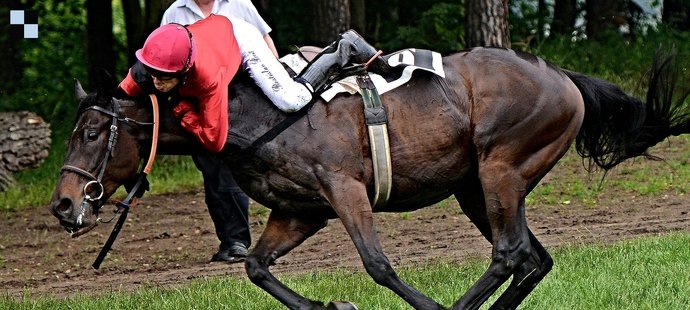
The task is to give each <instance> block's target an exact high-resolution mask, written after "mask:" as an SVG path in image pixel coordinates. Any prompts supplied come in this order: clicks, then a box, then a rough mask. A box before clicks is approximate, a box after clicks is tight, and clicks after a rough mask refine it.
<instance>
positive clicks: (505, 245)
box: [50, 48, 690, 309]
mask: <svg viewBox="0 0 690 310" xmlns="http://www.w3.org/2000/svg"><path fill="white" fill-rule="evenodd" d="M670 59H671V57H666V56H663V57H662V56H660V55H657V57H656V59H655V62H654V64H653V66H652V69H651V71H650V73H649V75H648V77H649V85H648V86H649V90H648V93H647V98H646V102H643V101H641V100H638V99H636V98H634V97H631V96H629V95H626V94H625V93H624V92H623V91H622V90H621V89H620V88H619V87H618V86H616V85H613V84H611V83H609V82H606V81H603V80H600V79H596V78H593V77H588V76H585V75H582V74H579V73H575V72H571V71H567V70H563V69H560V68H557V67H555V66H553V65H550V64H548V63H547V62H545V61H544V60H542V59H540V58H537V57H535V56H532V55H528V54H523V53H518V52H515V51H512V50H507V49H494V48H474V49H471V50H467V51H463V52H460V53H457V54H454V55H450V56H446V57H444V59H443V67H444V69H445V72H446V77H445V78H440V77H438V76H436V75H432V74H427V73H423V72H422V73H415V77H414V78H413V80H411V81H410V82H409V83H407V84H406V85H404V86H403V87H400V88H398V89H397V90H395V91H391V92H389V93H386V94H384V95H383V96H382V101H383V103H384V105H385V108H386V110H387V114H388V119H389V124H388V129H389V138H390V145H391V150H390V153H391V161H392V164H393V184H392V192H391V194H390V200H389V201H388V203H387V204H386V205H385V206H381V207H379V208H376V209H374V208H373V207H372V204H371V200H372V197H373V194H374V189H373V188H374V172H373V168H372V161H371V154H370V151H369V140H368V135H367V132H366V129H365V125H364V122H365V121H364V115H363V112H362V99H361V97H359V96H349V95H343V96H339V97H337V98H336V99H335V100H333V101H331V102H329V103H325V102H322V101H318V102H316V103H315V104H314V105H313V106H312V107H310V108H309V110H308V113H307V114H306V115H304V117H302V118H300V119H299V120H297V121H296V122H295V123H294V124H292V125H291V126H289V127H288V128H287V129H285V130H284V131H282V132H279V133H278V134H277V136H275V137H274V138H273V139H270V140H268V141H265V143H263V144H258V145H256V144H253V143H254V141H256V140H257V139H259V138H260V137H262V136H263V135H264V133H266V132H269V131H270V130H271V129H272V128H274V127H275V126H276V125H277V124H279V123H281V122H282V121H283V120H284V119H286V118H287V117H289V115H287V114H284V113H281V112H280V111H279V110H277V109H276V108H274V107H273V105H272V104H271V103H270V102H269V101H268V99H267V98H266V97H264V96H263V95H262V94H261V92H260V90H259V89H258V88H257V87H256V86H255V85H254V84H253V83H252V82H251V80H248V79H246V77H245V79H239V80H236V81H235V82H234V83H233V86H232V87H231V94H232V98H231V104H230V108H229V109H230V119H231V120H230V125H231V126H230V133H229V138H228V143H227V145H226V147H225V148H224V150H223V152H222V155H223V156H224V157H225V160H226V162H227V164H228V165H230V166H231V168H232V171H233V172H234V173H236V174H235V178H236V179H237V181H238V183H239V184H240V186H241V187H242V189H243V190H244V191H246V192H247V194H248V195H249V196H250V197H251V198H252V199H254V200H256V201H257V202H259V203H261V204H262V205H264V206H266V207H268V208H270V209H272V211H271V213H270V216H269V219H268V221H267V223H266V227H265V229H264V231H263V233H262V235H261V237H260V238H259V240H258V241H257V242H256V245H255V246H254V247H253V249H252V250H251V252H250V254H249V256H248V257H247V260H246V265H245V266H246V271H247V274H248V276H249V278H250V279H251V281H252V282H254V283H255V284H256V285H258V286H260V287H261V288H262V289H264V290H266V291H267V292H268V293H269V294H271V295H272V296H273V297H275V298H276V299H278V300H279V301H280V302H282V303H283V304H284V305H285V306H287V307H288V308H291V309H355V307H354V305H353V304H350V303H348V302H331V303H329V304H327V305H325V306H324V304H323V303H321V302H318V301H313V300H310V299H307V298H305V297H303V296H301V295H299V294H298V293H296V292H294V291H292V290H291V289H290V288H288V287H287V286H285V285H284V284H283V283H281V282H280V281H279V280H278V279H277V278H275V277H274V276H273V275H272V274H271V272H270V271H269V266H270V265H271V264H272V262H273V261H275V260H276V259H278V258H279V257H281V256H283V255H285V254H286V253H288V252H289V251H290V250H292V249H293V248H295V247H296V246H298V245H300V244H301V243H302V242H303V241H304V240H306V239H307V238H309V237H310V236H311V235H313V234H314V233H316V232H317V231H319V230H320V229H321V228H323V227H325V225H326V223H327V220H328V219H332V218H339V219H340V220H341V221H342V223H343V225H344V227H345V228H346V230H347V233H348V234H349V235H350V237H351V239H352V241H353V242H354V244H355V246H356V248H357V251H358V252H359V255H360V256H361V258H362V261H363V264H364V267H365V269H366V271H367V272H368V273H369V275H371V277H372V278H373V279H374V281H376V283H378V284H380V285H382V286H385V287H387V288H389V289H391V290H392V291H394V292H395V293H396V294H398V295H399V296H400V297H402V298H403V299H404V300H405V301H406V302H408V303H409V304H410V305H411V306H412V307H414V308H415V309H442V308H443V307H442V306H441V305H439V304H437V303H436V302H435V301H433V300H431V299H430V298H428V297H426V296H424V295H423V294H421V293H420V292H419V291H417V290H416V289H414V288H412V287H410V286H409V285H408V284H406V283H405V282H403V281H402V280H401V279H400V278H399V277H398V276H397V274H396V273H395V271H394V270H393V268H392V267H391V264H390V263H389V261H388V259H387V258H386V256H385V254H384V253H383V250H382V247H381V244H380V242H379V240H378V236H377V234H376V228H375V227H374V221H373V213H374V212H384V211H385V212H400V211H409V210H415V209H418V208H422V207H426V206H430V205H432V204H435V203H437V202H439V201H441V200H443V199H446V198H447V197H449V196H450V195H455V197H456V198H457V200H458V201H459V203H460V206H461V208H462V210H463V212H464V213H465V214H466V215H467V217H469V219H470V220H471V221H472V222H473V223H474V224H475V225H476V226H477V228H478V229H479V230H480V231H481V233H482V234H483V235H484V236H485V237H486V239H487V240H488V241H489V242H490V243H491V244H492V245H493V249H492V259H491V264H490V266H489V268H488V270H487V271H486V273H484V274H483V275H482V276H481V278H479V279H478V280H477V282H476V283H475V284H474V285H473V286H472V287H471V288H470V289H469V290H468V291H467V292H466V293H465V294H464V295H463V296H462V297H461V298H460V299H459V300H458V301H457V302H456V303H455V304H454V305H453V306H452V309H477V308H479V307H480V306H481V305H482V304H483V303H484V302H485V301H486V300H487V299H488V298H489V296H491V295H492V294H493V293H494V292H495V291H496V290H497V289H498V288H499V287H500V286H501V284H502V283H504V282H506V281H507V280H508V279H509V278H510V277H511V276H512V282H511V283H510V285H509V287H508V288H507V289H506V290H505V292H504V293H503V294H502V295H501V296H500V297H499V298H498V299H497V300H496V302H495V304H494V305H493V308H500V309H503V308H510V309H512V308H515V307H517V306H518V305H519V304H520V303H521V302H522V300H523V299H524V298H525V297H526V296H527V295H528V294H529V293H530V292H531V291H532V290H533V289H534V288H535V287H536V285H537V284H538V283H539V282H540V280H541V279H542V278H543V277H544V276H545V275H546V274H547V273H548V272H549V271H550V269H551V267H552V264H553V263H552V259H551V257H550V256H549V254H548V253H547V251H546V250H545V249H544V247H543V246H542V245H541V244H540V243H539V241H538V240H537V238H535V236H534V234H533V233H532V232H531V231H530V229H529V228H528V226H527V222H526V219H525V197H526V196H527V194H528V193H529V192H530V191H532V189H533V188H534V187H535V186H536V185H537V183H538V182H539V180H540V179H541V178H542V177H544V175H546V174H547V173H548V172H549V171H550V170H551V169H552V167H553V166H554V165H555V164H556V162H557V161H558V160H559V159H560V158H561V157H562V156H563V155H564V154H565V152H566V151H567V150H568V148H569V147H570V145H571V144H573V141H575V142H576V143H575V144H576V147H577V150H578V153H579V154H580V155H582V156H583V157H585V158H589V159H591V161H592V162H594V163H595V164H597V165H599V166H601V167H604V168H606V169H608V168H611V167H614V166H616V165H617V164H618V163H620V162H622V161H624V160H625V159H627V158H631V157H635V156H640V155H646V150H647V149H648V148H649V147H651V146H653V145H655V144H656V143H658V142H660V141H662V140H663V139H665V138H666V137H669V136H671V135H679V134H683V133H688V132H689V131H690V127H689V126H690V121H689V119H690V117H688V114H687V111H684V110H682V109H681V107H687V104H685V103H684V102H685V98H686V97H687V94H688V93H687V92H683V93H682V94H681V96H675V97H674V96H671V95H672V94H671V92H670V90H673V89H674V88H673V83H672V82H673V81H672V79H671V78H669V76H672V74H671V75H669V74H670V73H672V72H671V71H669V70H671V69H672V68H673V65H672V64H671V62H670ZM675 90H679V89H678V88H676V89H675ZM76 93H77V97H78V99H79V102H80V107H79V111H78V116H77V118H78V119H77V121H76V126H75V128H74V132H73V134H72V137H71V138H70V141H69V149H68V152H67V156H66V158H65V165H66V166H69V167H78V168H79V169H81V170H83V172H81V173H79V172H75V171H74V169H63V170H62V172H61V175H60V179H59V182H58V184H57V187H56V189H55V193H54V194H53V198H52V204H51V207H50V209H51V211H52V213H53V214H54V215H55V216H56V217H58V219H60V222H61V223H62V225H63V226H65V228H66V229H67V230H68V231H77V230H79V229H82V228H84V227H86V226H89V225H90V224H91V223H92V222H93V218H94V217H95V214H97V212H98V209H99V208H100V207H101V206H102V204H103V203H104V202H105V199H107V197H109V196H110V195H112V194H113V193H114V192H115V190H116V188H117V187H119V186H120V185H122V184H125V185H127V184H131V183H132V182H133V181H134V178H135V174H136V172H137V166H138V164H139V160H140V159H141V158H142V157H143V156H146V154H148V153H147V151H148V146H149V145H150V143H151V141H150V140H151V128H150V126H147V125H145V124H140V123H141V122H150V121H151V119H152V116H151V108H150V105H149V104H148V103H147V102H146V101H142V100H125V99H115V98H113V97H112V96H111V95H109V94H107V93H103V92H100V91H99V92H96V93H92V94H89V95H87V94H86V93H85V92H84V91H83V89H82V88H81V86H80V85H77V87H76ZM674 98H675V99H674ZM678 98H679V99H678ZM161 113H162V114H161V123H162V125H161V134H160V139H159V146H158V149H159V153H162V154H192V153H199V152H203V151H202V148H201V146H200V145H199V144H197V143H196V142H195V141H194V139H193V138H192V137H191V136H190V135H188V134H187V133H186V132H185V131H184V130H183V129H182V128H181V127H180V126H179V125H178V124H177V121H176V120H175V119H174V118H173V116H172V114H171V112H170V107H163V108H162V109H161ZM125 117H126V118H127V119H125ZM116 119H117V120H121V121H120V122H119V124H120V125H119V127H118V129H117V130H116V132H117V135H116V140H117V141H116V143H114V147H112V148H111V150H109V151H108V150H107V147H106V146H107V145H108V144H109V143H108V141H109V137H110V138H112V134H111V133H110V132H111V130H110V128H112V124H113V122H114V120H116ZM132 120H138V121H139V122H140V123H137V122H134V121H132ZM105 159H107V160H105ZM106 164H107V165H106ZM101 170H103V171H104V173H103V177H102V179H101V180H100V181H99V182H100V184H102V189H103V193H102V194H103V195H102V197H96V198H94V197H90V199H88V200H85V195H86V194H89V196H92V195H91V194H90V193H89V192H90V191H93V190H94V189H89V186H87V185H86V184H87V183H88V182H90V181H92V179H93V176H94V175H95V174H96V173H98V171H101ZM91 187H93V186H91ZM85 192H87V193H85Z"/></svg>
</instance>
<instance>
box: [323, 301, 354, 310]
mask: <svg viewBox="0 0 690 310" xmlns="http://www.w3.org/2000/svg"><path fill="white" fill-rule="evenodd" d="M326 309H328V310H359V308H357V306H355V305H354V304H351V303H349V302H347V301H331V302H330V303H328V306H327V307H326Z"/></svg>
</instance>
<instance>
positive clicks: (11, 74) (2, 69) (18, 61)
mask: <svg viewBox="0 0 690 310" xmlns="http://www.w3.org/2000/svg"><path fill="white" fill-rule="evenodd" d="M30 2H31V3H28V4H26V7H32V6H33V1H30ZM21 7H22V5H21V1H20V0H10V1H8V3H7V4H4V3H3V4H2V5H0V12H3V14H0V24H1V25H3V28H2V29H3V30H4V31H2V32H0V50H1V51H3V57H0V95H3V94H8V93H12V92H14V91H15V90H16V89H17V86H18V85H17V84H18V81H20V80H21V77H22V70H23V67H24V66H23V63H24V62H23V61H22V58H21V52H20V51H19V46H18V45H19V44H20V42H22V40H24V38H23V37H22V36H21V32H20V31H9V30H10V27H19V26H10V14H9V11H10V9H16V8H21ZM5 12H7V13H5Z"/></svg>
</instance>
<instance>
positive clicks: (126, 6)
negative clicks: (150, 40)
mask: <svg viewBox="0 0 690 310" xmlns="http://www.w3.org/2000/svg"><path fill="white" fill-rule="evenodd" d="M171 3H172V1H171V0H145V1H144V7H142V6H141V2H140V1H139V0H122V10H123V12H124V15H125V27H126V29H125V32H126V33H127V61H128V65H129V66H131V65H133V64H134V63H135V62H136V61H137V58H136V56H134V52H136V51H137V50H138V49H140V48H141V47H142V46H144V41H146V38H147V37H148V36H149V33H151V32H152V31H153V30H155V29H156V28H158V26H160V24H161V18H162V17H163V12H165V10H166V9H167V8H168V7H169V6H170V4H171Z"/></svg>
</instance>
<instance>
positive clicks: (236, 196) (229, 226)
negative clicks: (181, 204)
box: [192, 156, 251, 250]
mask: <svg viewBox="0 0 690 310" xmlns="http://www.w3.org/2000/svg"><path fill="white" fill-rule="evenodd" d="M192 158H193V159H194V164H196V167H197V168H198V169H199V170H200V171H201V174H202V175H203V177H204V191H205V193H206V199H205V200H206V205H207V206H208V213H209V214H210V215H211V219H212V220H213V224H214V225H215V226H216V235H217V236H218V239H219V240H220V242H221V244H220V248H221V250H223V248H224V247H229V246H230V245H231V244H232V243H233V242H241V243H243V244H244V245H245V246H247V247H249V246H250V245H251V239H250V235H249V198H248V197H247V195H245V194H244V192H242V190H241V189H240V188H239V186H237V183H236V182H235V179H234V178H233V176H232V173H231V172H230V168H229V167H228V166H227V165H226V164H225V163H224V162H223V161H221V160H220V159H219V158H217V157H214V156H193V157H192Z"/></svg>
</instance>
